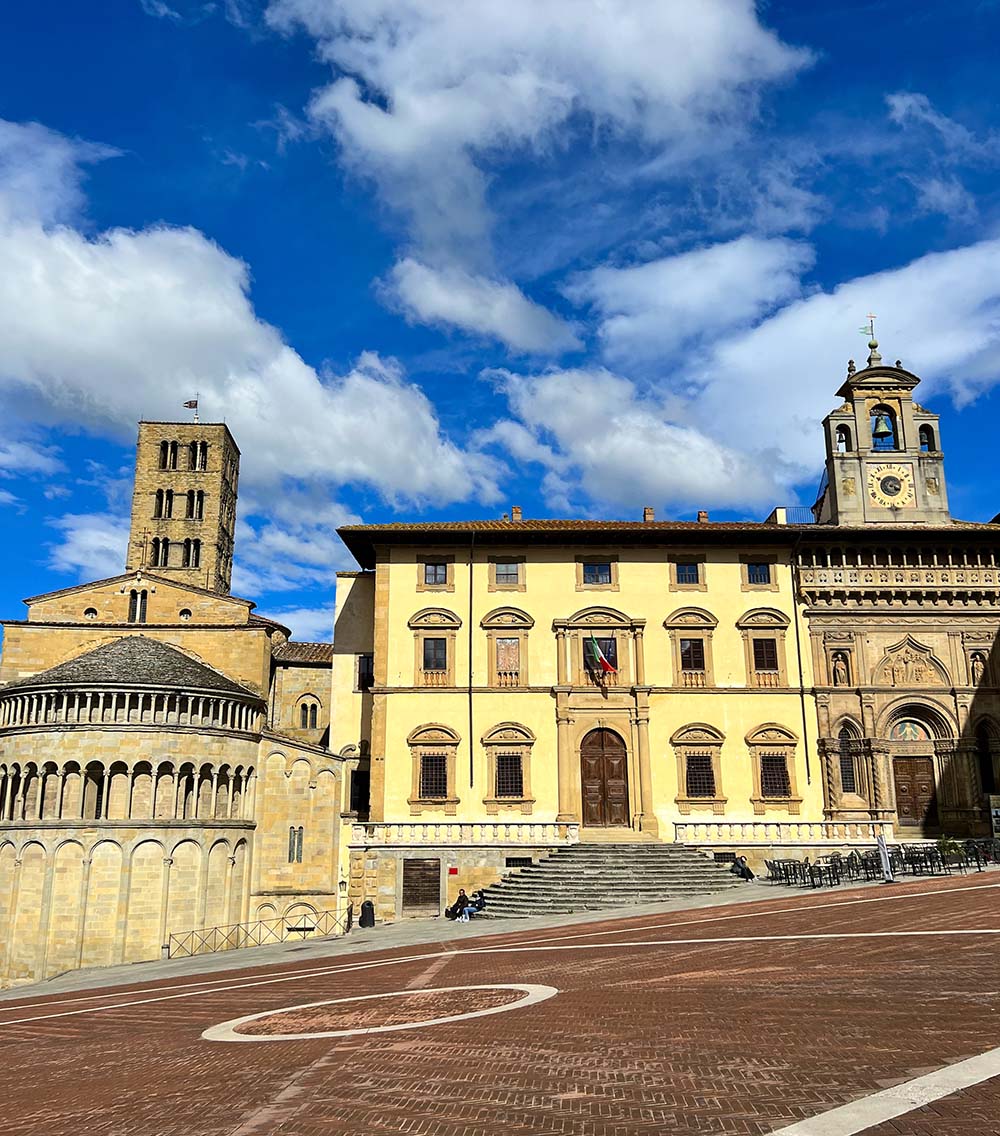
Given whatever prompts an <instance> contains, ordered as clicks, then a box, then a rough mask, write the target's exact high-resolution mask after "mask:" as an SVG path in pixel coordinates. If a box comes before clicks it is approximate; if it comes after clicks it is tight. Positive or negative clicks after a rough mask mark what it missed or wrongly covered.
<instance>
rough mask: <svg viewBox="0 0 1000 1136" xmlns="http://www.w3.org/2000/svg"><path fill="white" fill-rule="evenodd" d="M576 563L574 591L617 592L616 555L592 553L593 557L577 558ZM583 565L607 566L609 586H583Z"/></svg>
mask: <svg viewBox="0 0 1000 1136" xmlns="http://www.w3.org/2000/svg"><path fill="white" fill-rule="evenodd" d="M575 561H576V590H577V591H578V592H617V591H619V586H618V555H617V553H614V554H612V553H610V552H609V553H607V554H605V553H594V554H593V555H587V556H577V557H576V558H575ZM584 564H608V565H610V567H611V583H610V584H585V583H584V581H583V566H584Z"/></svg>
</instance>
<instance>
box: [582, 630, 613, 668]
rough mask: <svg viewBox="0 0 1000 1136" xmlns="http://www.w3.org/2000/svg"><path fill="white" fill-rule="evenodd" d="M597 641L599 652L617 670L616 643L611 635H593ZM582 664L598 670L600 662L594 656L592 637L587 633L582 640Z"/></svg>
mask: <svg viewBox="0 0 1000 1136" xmlns="http://www.w3.org/2000/svg"><path fill="white" fill-rule="evenodd" d="M594 638H595V639H596V641H597V647H598V649H599V650H600V652H601V654H602V655H603V656H604V657H605V658H606V659H607V660H608V662H609V663H610V664H611V665H612V666H613V667H614V668H615V670H618V643H617V642H616V640H615V637H614V636H613V635H609V636H607V637H606V638H602V637H601V636H600V635H597V636H595V637H594ZM583 665H584V667H586V669H587V670H590V671H594V670H596V671H600V670H602V669H603V668H602V667H601V664H600V662H599V661H598V660H597V659H596V658H595V657H594V639H591V637H590V636H589V635H588V636H587V638H586V639H584V641H583Z"/></svg>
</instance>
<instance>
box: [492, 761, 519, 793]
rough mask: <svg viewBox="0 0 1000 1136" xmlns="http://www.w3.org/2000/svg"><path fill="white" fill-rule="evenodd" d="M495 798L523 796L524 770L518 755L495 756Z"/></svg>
mask: <svg viewBox="0 0 1000 1136" xmlns="http://www.w3.org/2000/svg"><path fill="white" fill-rule="evenodd" d="M497 796H498V797H523V796H524V770H523V768H522V766H521V755H520V754H519V753H498V754H497Z"/></svg>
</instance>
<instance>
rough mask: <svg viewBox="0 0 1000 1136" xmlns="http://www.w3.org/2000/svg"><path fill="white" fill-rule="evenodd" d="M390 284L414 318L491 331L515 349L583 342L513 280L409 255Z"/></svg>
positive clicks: (562, 347)
mask: <svg viewBox="0 0 1000 1136" xmlns="http://www.w3.org/2000/svg"><path fill="white" fill-rule="evenodd" d="M386 289H387V292H388V294H389V296H390V297H391V298H392V299H394V300H395V301H396V302H397V303H398V304H399V306H400V307H401V308H402V310H403V311H404V313H405V314H406V315H407V317H409V318H411V319H415V320H417V321H419V322H420V323H427V324H437V325H441V326H444V327H455V328H459V329H460V330H462V331H468V332H471V333H472V334H474V335H485V336H490V337H492V338H495V339H498V340H500V342H501V343H504V344H506V346H507V347H509V348H510V349H511V350H512V351H515V352H520V353H529V354H535V353H538V354H546V355H554V354H560V353H562V352H564V351H574V350H577V349H579V348H580V347H581V346H582V344H581V343H580V340H579V339H578V338H577V337H576V335H575V333H574V332H573V329H572V328H571V327H570V325H569V324H567V323H566V322H565V321H564V320H561V319H559V318H558V317H557V316H554V315H553V314H552V313H551V312H549V311H547V310H546V309H545V308H543V307H542V306H541V305H540V304H536V303H534V302H533V301H531V300H529V299H528V297H527V296H525V294H524V293H523V292H522V291H521V290H520V288H518V287H517V285H516V284H511V283H510V282H509V281H504V280H495V279H491V278H489V277H486V276H475V275H473V274H471V273H469V272H465V271H463V270H462V269H460V268H455V267H451V268H443V269H435V268H431V267H430V266H429V265H426V264H422V263H421V262H420V261H418V260H414V259H413V258H411V257H407V258H406V259H404V260H401V261H399V262H398V263H397V264H396V265H395V266H394V268H393V270H392V274H391V277H390V280H389V282H388V283H387V285H386Z"/></svg>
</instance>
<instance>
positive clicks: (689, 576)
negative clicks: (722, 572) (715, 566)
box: [677, 560, 699, 584]
mask: <svg viewBox="0 0 1000 1136" xmlns="http://www.w3.org/2000/svg"><path fill="white" fill-rule="evenodd" d="M698 582H699V581H698V561H697V560H678V561H677V583H678V584H697V583H698Z"/></svg>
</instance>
